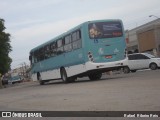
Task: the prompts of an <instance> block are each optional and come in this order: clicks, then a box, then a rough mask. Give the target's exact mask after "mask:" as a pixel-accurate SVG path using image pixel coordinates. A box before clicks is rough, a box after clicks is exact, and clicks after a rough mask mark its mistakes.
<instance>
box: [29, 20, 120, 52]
mask: <svg viewBox="0 0 160 120" xmlns="http://www.w3.org/2000/svg"><path fill="white" fill-rule="evenodd" d="M104 21H120V22H121V20H120V19H105V20H92V21H87V22H84V23H82V24H80V25H78V26H76V27H74V28H72V29H70V30H68V31H67V32H65V33H63V34H61V35H58V36H57V37H55V38H53V39H51V40H49V41H47V42H45V43H43V44H41V45H39V46H37V47H35V48H33V49H32V50H31V51H30V53H31V52H34V51H35V50H38V49H40V48H42V47H44V46H45V45H48V44H50V43H52V42H54V41H56V40H58V39H60V38H62V37H64V36H65V35H67V34H69V33H71V32H73V31H74V30H76V29H78V28H80V27H81V26H82V25H84V24H86V23H92V22H104Z"/></svg>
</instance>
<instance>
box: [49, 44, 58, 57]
mask: <svg viewBox="0 0 160 120" xmlns="http://www.w3.org/2000/svg"><path fill="white" fill-rule="evenodd" d="M56 49H57V46H56V42H53V43H51V44H50V52H51V57H52V56H56V55H57V50H56Z"/></svg>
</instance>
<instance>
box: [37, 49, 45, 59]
mask: <svg viewBox="0 0 160 120" xmlns="http://www.w3.org/2000/svg"><path fill="white" fill-rule="evenodd" d="M38 54H39V60H40V61H42V60H44V48H43V47H42V48H40V49H39V53H38Z"/></svg>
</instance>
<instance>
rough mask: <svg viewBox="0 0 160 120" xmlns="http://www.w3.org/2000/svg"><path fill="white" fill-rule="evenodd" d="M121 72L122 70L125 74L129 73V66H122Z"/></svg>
mask: <svg viewBox="0 0 160 120" xmlns="http://www.w3.org/2000/svg"><path fill="white" fill-rule="evenodd" d="M123 72H124V73H125V74H127V73H130V69H129V67H128V66H126V67H124V68H123Z"/></svg>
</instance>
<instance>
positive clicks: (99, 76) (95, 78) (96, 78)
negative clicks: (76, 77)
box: [88, 73, 102, 80]
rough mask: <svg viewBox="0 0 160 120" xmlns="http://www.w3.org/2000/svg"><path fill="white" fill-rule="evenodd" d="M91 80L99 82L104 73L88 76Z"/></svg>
mask: <svg viewBox="0 0 160 120" xmlns="http://www.w3.org/2000/svg"><path fill="white" fill-rule="evenodd" d="M88 77H89V79H90V80H99V79H101V77H102V73H97V74H96V73H92V74H89V75H88Z"/></svg>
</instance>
